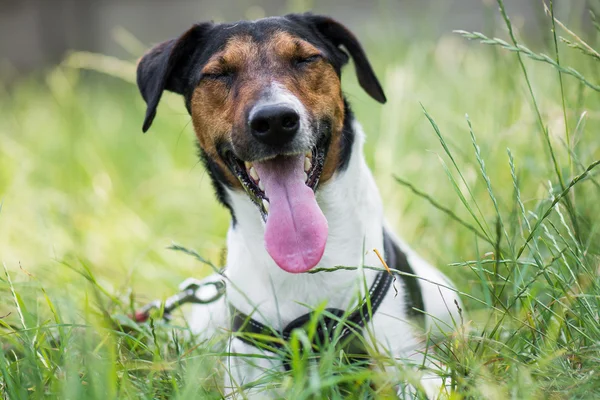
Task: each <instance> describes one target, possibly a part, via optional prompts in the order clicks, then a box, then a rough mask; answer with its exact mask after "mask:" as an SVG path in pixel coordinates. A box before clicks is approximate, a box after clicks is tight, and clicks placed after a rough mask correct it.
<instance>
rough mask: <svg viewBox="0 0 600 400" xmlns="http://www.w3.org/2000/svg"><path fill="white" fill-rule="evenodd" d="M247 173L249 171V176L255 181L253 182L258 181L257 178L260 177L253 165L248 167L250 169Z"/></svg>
mask: <svg viewBox="0 0 600 400" xmlns="http://www.w3.org/2000/svg"><path fill="white" fill-rule="evenodd" d="M249 173H250V177H251V178H252V179H254V181H255V182H258V180H259V179H260V178H259V177H258V172H256V169H254V167H250V171H249Z"/></svg>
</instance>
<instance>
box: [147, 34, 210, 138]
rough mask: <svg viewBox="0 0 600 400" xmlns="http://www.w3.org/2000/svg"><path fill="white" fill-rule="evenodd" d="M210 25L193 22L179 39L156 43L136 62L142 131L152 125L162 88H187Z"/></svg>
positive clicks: (182, 91)
mask: <svg viewBox="0 0 600 400" xmlns="http://www.w3.org/2000/svg"><path fill="white" fill-rule="evenodd" d="M211 26H212V24H211V23H204V24H197V25H194V26H193V27H192V28H190V29H189V30H188V31H187V32H185V33H184V34H183V35H181V36H180V37H179V38H177V39H171V40H167V41H166V42H163V43H160V44H158V45H156V46H155V47H153V48H152V49H150V50H149V51H148V52H147V53H146V54H145V55H144V56H143V57H142V58H141V59H140V61H139V62H138V66H137V85H138V88H139V89H140V93H141V94H142V97H143V98H144V100H145V101H146V104H147V109H146V117H145V119H144V125H143V126H142V131H143V132H144V133H145V132H146V131H147V130H148V129H149V128H150V125H152V121H153V120H154V117H155V116H156V107H157V106H158V102H159V101H160V98H161V96H162V93H163V91H164V90H169V91H171V92H175V93H178V94H185V92H186V90H187V89H188V88H189V85H190V84H191V83H192V82H191V81H192V74H191V72H192V66H193V65H194V62H193V61H194V60H195V58H196V54H197V51H196V50H197V49H198V47H199V46H200V45H201V42H202V38H203V37H204V36H205V34H206V32H208V30H209V29H210V28H211Z"/></svg>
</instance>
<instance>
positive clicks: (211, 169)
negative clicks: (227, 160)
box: [196, 143, 237, 226]
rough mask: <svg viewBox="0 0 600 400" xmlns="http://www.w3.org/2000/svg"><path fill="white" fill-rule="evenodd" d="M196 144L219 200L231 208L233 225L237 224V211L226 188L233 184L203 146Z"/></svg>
mask: <svg viewBox="0 0 600 400" xmlns="http://www.w3.org/2000/svg"><path fill="white" fill-rule="evenodd" d="M196 145H197V147H198V156H199V157H200V160H201V161H202V164H203V165H204V168H206V172H208V176H209V177H210V180H211V182H212V185H213V188H214V189H215V195H216V196H217V200H218V201H219V203H221V204H223V205H224V206H225V207H226V208H227V209H228V210H229V213H230V214H231V223H232V224H233V226H235V225H236V223H237V221H236V218H235V213H234V212H233V207H232V206H231V199H230V198H229V195H228V194H227V191H226V190H225V188H231V185H230V184H229V181H228V180H227V178H226V177H225V174H224V173H223V171H222V170H221V168H220V167H219V165H218V164H217V163H216V162H215V161H213V159H212V158H210V157H209V156H208V155H207V154H206V152H205V151H204V150H202V147H200V145H199V144H198V143H196Z"/></svg>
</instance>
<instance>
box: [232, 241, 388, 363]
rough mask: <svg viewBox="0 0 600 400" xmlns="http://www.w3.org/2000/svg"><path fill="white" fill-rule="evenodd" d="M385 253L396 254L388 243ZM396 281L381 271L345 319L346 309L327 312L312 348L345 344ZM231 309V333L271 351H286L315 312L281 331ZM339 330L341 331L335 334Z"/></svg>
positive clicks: (296, 320) (245, 341)
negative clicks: (294, 335)
mask: <svg viewBox="0 0 600 400" xmlns="http://www.w3.org/2000/svg"><path fill="white" fill-rule="evenodd" d="M384 251H385V255H386V259H387V258H388V257H389V256H388V255H389V254H393V249H390V248H389V240H384ZM393 279H394V277H393V275H392V274H391V273H388V272H386V271H381V272H379V273H378V274H377V276H376V277H375V281H374V282H373V284H372V285H371V287H370V289H369V293H367V295H366V296H365V297H364V298H363V299H362V301H361V302H360V303H359V304H358V305H357V307H356V308H355V309H354V311H352V312H351V313H350V314H348V315H347V317H346V318H344V315H346V312H345V311H344V310H340V309H337V308H327V309H325V312H324V313H323V315H322V316H321V319H320V324H319V325H317V328H316V332H315V337H314V340H313V345H315V346H316V347H318V346H319V345H321V344H323V343H327V342H330V343H331V342H333V341H334V340H336V341H337V342H339V343H343V342H344V341H345V340H346V339H347V338H348V337H349V336H350V335H351V334H353V333H358V332H359V331H360V329H361V328H363V327H364V326H365V325H366V324H368V323H369V321H370V320H371V318H372V316H373V315H375V312H376V311H377V309H378V308H379V306H380V305H381V303H382V301H383V299H384V298H385V295H386V293H387V292H388V290H389V288H390V286H391V284H392V281H393ZM230 309H231V315H232V331H233V332H235V333H237V335H236V337H237V338H238V339H240V340H241V341H242V342H244V343H246V344H249V345H251V346H254V347H257V348H259V349H264V350H267V351H271V352H285V344H284V343H285V342H287V341H288V340H289V339H290V337H291V334H292V331H293V330H294V329H297V328H302V327H303V326H304V325H305V324H306V323H307V322H308V321H310V320H311V318H312V316H313V313H312V312H310V313H308V314H304V315H302V316H300V317H298V318H296V319H295V320H293V321H292V322H290V323H289V324H288V325H287V326H286V327H285V328H284V329H283V330H282V331H278V330H275V329H274V328H271V327H269V326H267V325H264V324H262V323H260V322H258V321H256V320H254V319H252V318H250V317H249V316H248V315H246V314H244V313H242V312H241V311H239V310H238V309H236V308H235V307H233V306H231V305H230ZM340 324H343V326H340ZM338 329H341V331H339V333H337V334H336V331H338ZM284 368H285V369H286V370H289V369H290V365H289V360H288V359H287V357H286V358H285V361H284Z"/></svg>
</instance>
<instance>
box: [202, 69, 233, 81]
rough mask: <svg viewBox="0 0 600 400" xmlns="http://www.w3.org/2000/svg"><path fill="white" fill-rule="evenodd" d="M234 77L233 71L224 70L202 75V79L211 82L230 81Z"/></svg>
mask: <svg viewBox="0 0 600 400" xmlns="http://www.w3.org/2000/svg"><path fill="white" fill-rule="evenodd" d="M234 76H235V72H234V71H233V70H224V71H215V72H207V73H203V74H202V78H201V80H202V79H211V80H222V81H230V80H231V79H233V77H234Z"/></svg>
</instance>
